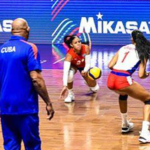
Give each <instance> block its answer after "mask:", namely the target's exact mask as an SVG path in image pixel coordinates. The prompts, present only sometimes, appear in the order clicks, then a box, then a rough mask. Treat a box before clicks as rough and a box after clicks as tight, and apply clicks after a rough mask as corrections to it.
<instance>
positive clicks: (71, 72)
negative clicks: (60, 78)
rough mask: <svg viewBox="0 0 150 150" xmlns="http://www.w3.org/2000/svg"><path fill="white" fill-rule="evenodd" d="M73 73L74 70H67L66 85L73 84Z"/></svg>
mask: <svg viewBox="0 0 150 150" xmlns="http://www.w3.org/2000/svg"><path fill="white" fill-rule="evenodd" d="M74 73H75V71H74V69H71V70H69V75H68V83H71V82H73V77H74Z"/></svg>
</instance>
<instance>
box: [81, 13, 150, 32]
mask: <svg viewBox="0 0 150 150" xmlns="http://www.w3.org/2000/svg"><path fill="white" fill-rule="evenodd" d="M102 16H103V15H101V13H99V14H98V15H97V17H98V19H102ZM149 27H150V21H149V22H147V21H141V22H137V21H126V22H122V21H102V20H100V21H95V20H94V18H93V17H88V18H86V17H82V18H81V22H80V27H79V32H80V33H83V32H86V33H104V34H107V33H111V34H118V33H122V34H130V33H131V32H132V31H133V30H135V29H139V30H140V31H142V32H145V33H147V34H150V30H149Z"/></svg>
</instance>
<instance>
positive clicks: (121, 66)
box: [107, 44, 140, 90]
mask: <svg viewBox="0 0 150 150" xmlns="http://www.w3.org/2000/svg"><path fill="white" fill-rule="evenodd" d="M139 64H140V59H139V56H138V53H137V50H136V49H135V45H133V44H129V45H126V46H123V47H122V48H121V49H120V50H119V53H118V60H117V63H116V64H115V65H114V67H113V70H112V71H111V72H110V74H109V76H108V80H107V86H108V88H110V89H112V90H119V89H122V88H125V87H128V86H130V85H132V83H133V82H134V81H133V79H132V77H131V75H132V74H133V73H134V71H135V70H136V69H137V68H138V66H139Z"/></svg>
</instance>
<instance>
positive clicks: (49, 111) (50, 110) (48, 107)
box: [46, 103, 55, 120]
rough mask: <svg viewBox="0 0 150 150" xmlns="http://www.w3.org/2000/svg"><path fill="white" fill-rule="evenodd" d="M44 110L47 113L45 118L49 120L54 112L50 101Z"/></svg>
mask: <svg viewBox="0 0 150 150" xmlns="http://www.w3.org/2000/svg"><path fill="white" fill-rule="evenodd" d="M46 111H47V115H48V117H47V119H48V120H51V119H52V118H53V116H54V113H55V112H54V109H53V106H52V103H50V104H47V105H46Z"/></svg>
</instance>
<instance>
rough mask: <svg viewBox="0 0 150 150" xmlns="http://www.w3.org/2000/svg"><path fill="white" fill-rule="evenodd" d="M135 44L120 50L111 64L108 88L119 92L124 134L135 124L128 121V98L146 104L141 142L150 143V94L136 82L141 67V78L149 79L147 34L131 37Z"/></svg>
mask: <svg viewBox="0 0 150 150" xmlns="http://www.w3.org/2000/svg"><path fill="white" fill-rule="evenodd" d="M131 35H132V36H131V40H132V44H129V45H125V46H123V47H121V48H120V50H119V51H118V52H117V53H116V55H115V56H114V57H113V58H112V60H111V61H110V63H109V68H110V69H111V70H112V71H111V73H110V74H109V76H108V81H107V86H108V88H109V89H111V90H113V91H115V92H116V93H119V94H120V96H119V105H120V112H121V116H122V133H127V132H129V131H131V130H132V128H133V123H131V122H129V121H128V119H127V98H128V95H129V96H131V97H133V98H135V99H139V100H141V101H142V102H144V104H145V106H144V118H143V123H142V130H141V134H140V137H139V141H140V142H142V143H149V142H150V132H149V125H150V94H149V92H148V91H147V90H146V89H145V88H143V87H142V86H141V85H140V84H138V83H137V82H134V81H133V79H132V77H131V76H132V73H134V71H135V70H136V69H137V68H138V67H139V77H140V78H146V77H148V76H149V73H147V72H146V63H147V60H148V59H150V42H149V41H148V40H147V39H146V38H145V37H144V35H143V33H142V32H141V31H138V30H134V31H133V32H132V34H131Z"/></svg>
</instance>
